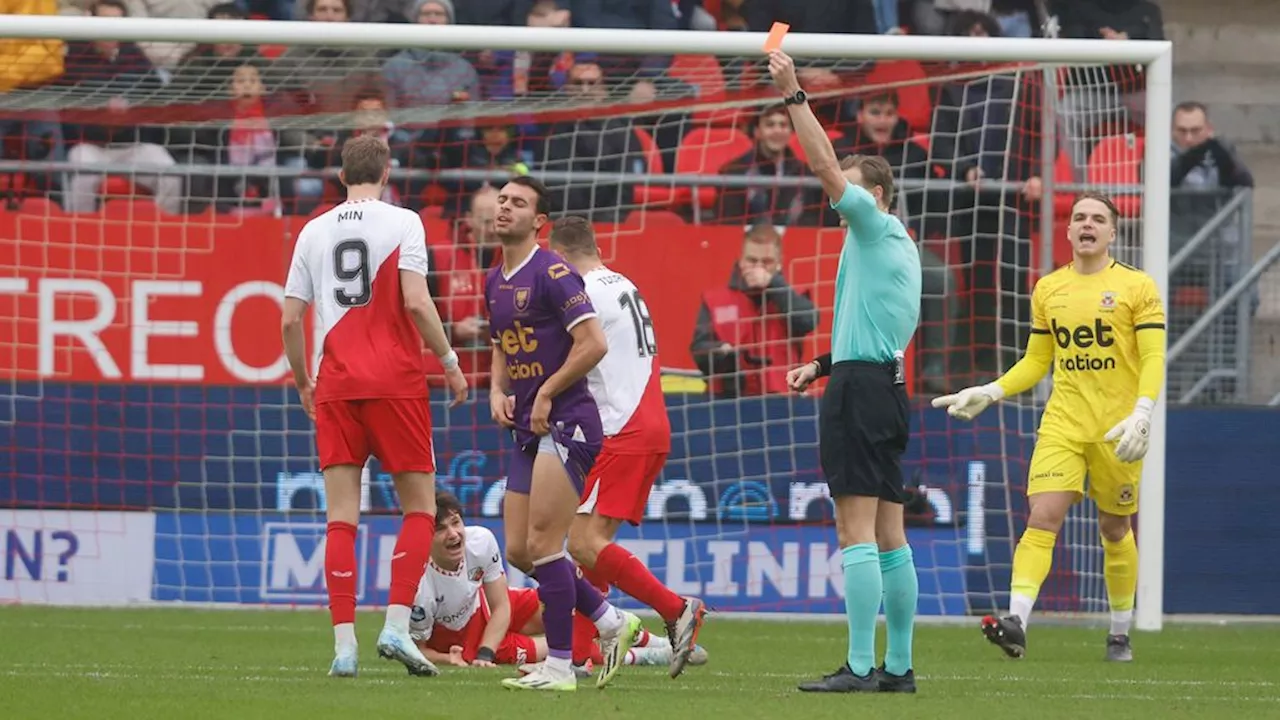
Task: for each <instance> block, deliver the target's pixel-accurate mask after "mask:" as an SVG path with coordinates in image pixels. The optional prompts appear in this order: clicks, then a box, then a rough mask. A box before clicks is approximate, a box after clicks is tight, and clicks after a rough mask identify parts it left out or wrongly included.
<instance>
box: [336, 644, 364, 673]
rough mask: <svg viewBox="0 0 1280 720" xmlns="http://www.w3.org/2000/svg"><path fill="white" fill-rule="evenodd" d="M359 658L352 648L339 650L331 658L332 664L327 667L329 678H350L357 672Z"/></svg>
mask: <svg viewBox="0 0 1280 720" xmlns="http://www.w3.org/2000/svg"><path fill="white" fill-rule="evenodd" d="M359 666H360V662H359V656H358V654H357V653H356V649H355V648H354V647H350V648H341V649H340V650H338V651H337V652H336V653H335V654H334V656H333V664H332V665H330V666H329V677H343V678H352V677H355V676H356V673H357V672H358V671H359Z"/></svg>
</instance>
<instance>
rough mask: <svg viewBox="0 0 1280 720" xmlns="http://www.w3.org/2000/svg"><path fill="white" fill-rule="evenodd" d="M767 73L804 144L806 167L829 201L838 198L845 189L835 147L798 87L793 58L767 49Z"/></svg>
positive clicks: (834, 200)
mask: <svg viewBox="0 0 1280 720" xmlns="http://www.w3.org/2000/svg"><path fill="white" fill-rule="evenodd" d="M769 75H770V76H771V77H772V78H773V83H774V85H775V86H777V88H778V90H779V91H780V92H781V93H782V98H783V102H785V103H786V104H787V114H789V115H790V116H791V126H792V127H793V128H794V129H795V132H796V137H797V138H799V139H800V147H802V148H804V153H805V155H806V156H808V162H809V169H810V170H812V171H813V174H814V175H815V176H816V177H817V178H818V180H820V181H821V182H822V190H823V191H824V192H826V194H827V196H828V197H830V198H831V202H832V203H833V204H834V203H837V202H839V201H840V196H841V195H843V194H844V190H845V177H844V174H843V173H842V172H841V170H840V161H839V160H838V159H837V158H836V149H835V147H834V146H832V145H831V138H829V137H827V131H826V130H823V129H822V123H820V122H818V118H817V116H815V115H814V114H813V109H812V108H810V107H809V101H808V97H807V96H806V95H805V92H804V90H802V89H801V88H800V81H799V80H798V79H797V78H796V64H795V61H793V60H792V59H791V57H790V56H789V55H787V54H786V53H784V52H782V51H781V50H774V51H773V52H771V53H769Z"/></svg>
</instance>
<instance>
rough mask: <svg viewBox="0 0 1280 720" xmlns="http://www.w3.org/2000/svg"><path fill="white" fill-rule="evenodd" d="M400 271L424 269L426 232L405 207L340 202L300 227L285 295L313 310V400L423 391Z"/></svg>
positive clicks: (419, 394)
mask: <svg viewBox="0 0 1280 720" xmlns="http://www.w3.org/2000/svg"><path fill="white" fill-rule="evenodd" d="M401 270H407V271H411V272H415V273H419V274H421V275H423V276H426V274H427V245H426V231H425V230H424V229H423V227H422V219H421V218H419V217H418V215H417V214H416V213H414V212H412V211H410V210H405V209H404V208H399V207H396V206H394V205H388V204H387V203H384V202H382V201H380V200H360V201H355V202H345V203H342V204H341V205H338V206H337V207H335V208H333V209H332V210H330V211H328V212H326V213H324V214H323V215H320V216H318V217H315V218H312V219H311V220H310V221H308V222H307V224H306V225H305V226H303V228H302V232H300V233H299V234H298V241H297V244H296V245H294V248H293V261H292V263H291V264H290V266H289V277H288V280H286V282H285V290H284V294H285V296H286V297H293V298H298V299H299V300H302V301H304V302H306V303H308V304H309V305H312V306H313V307H314V308H315V322H316V326H317V327H316V333H315V336H316V337H317V343H316V344H317V358H316V365H315V368H316V381H315V382H316V389H315V401H316V403H323V402H326V401H332V400H365V399H374V398H415V397H425V396H426V393H427V385H426V366H425V365H424V362H423V356H422V338H421V337H420V336H419V335H418V331H417V329H416V328H415V327H414V324H413V320H412V319H411V318H410V317H409V314H408V312H407V311H405V309H404V300H403V294H402V293H401V290H400V271H401Z"/></svg>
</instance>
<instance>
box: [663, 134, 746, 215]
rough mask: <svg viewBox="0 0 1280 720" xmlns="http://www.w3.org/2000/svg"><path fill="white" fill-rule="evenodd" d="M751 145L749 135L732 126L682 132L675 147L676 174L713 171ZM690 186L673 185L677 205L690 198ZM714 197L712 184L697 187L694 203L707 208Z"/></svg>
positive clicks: (713, 172) (701, 173) (717, 171)
mask: <svg viewBox="0 0 1280 720" xmlns="http://www.w3.org/2000/svg"><path fill="white" fill-rule="evenodd" d="M751 148H752V142H751V138H749V137H747V136H746V135H744V134H742V133H741V132H739V131H737V130H735V129H733V128H722V127H702V128H697V129H695V130H693V131H691V132H690V133H689V134H688V135H685V136H684V139H683V140H681V141H680V147H679V148H677V149H676V174H677V175H715V174H717V173H719V172H720V168H722V167H724V166H725V164H726V163H728V162H729V161H731V160H734V159H736V158H737V157H739V156H741V155H744V154H746V153H747V152H749V151H750V150H751ZM692 190H693V188H690V187H677V188H676V189H675V193H674V195H675V197H674V198H673V200H674V202H675V203H676V204H679V205H684V204H687V203H690V202H692V200H693V192H692ZM715 201H716V189H715V188H713V187H700V188H698V200H697V207H699V208H702V209H706V208H710V207H711V206H713V205H714V204H715Z"/></svg>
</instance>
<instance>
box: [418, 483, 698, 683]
mask: <svg viewBox="0 0 1280 720" xmlns="http://www.w3.org/2000/svg"><path fill="white" fill-rule="evenodd" d="M409 628H410V635H411V636H412V637H413V639H414V641H415V642H417V644H418V647H419V648H420V649H421V650H422V653H423V655H425V656H426V657H427V659H428V660H431V661H432V662H435V663H441V664H448V665H454V666H458V667H493V666H494V665H517V666H521V670H522V672H525V673H526V674H528V672H529V671H530V670H531V669H532V668H533V665H532V663H536V662H539V661H541V660H543V659H545V658H546V656H547V642H546V638H545V637H543V624H542V605H541V603H540V602H539V601H538V592H537V591H536V590H533V589H530V588H512V587H509V586H508V585H507V576H506V572H505V569H504V567H503V563H502V553H501V552H500V551H499V550H498V539H497V538H496V537H494V535H493V533H492V532H490V531H489V530H488V529H486V528H483V527H480V526H476V525H466V524H465V523H464V521H463V515H462V505H461V503H459V502H458V499H457V498H456V497H454V496H453V495H451V494H449V493H443V492H442V493H437V494H436V534H435V538H434V541H433V542H432V545H431V560H430V562H429V563H428V564H427V570H426V573H424V574H423V576H422V582H421V583H419V585H418V597H417V600H416V603H415V605H414V607H413V615H412V619H411V621H410V625H409ZM591 630H594V628H591ZM595 637H596V636H595V633H594V632H591V633H589V634H586V635H583V636H582V637H576V636H575V638H574V645H575V648H574V652H575V654H577V653H581V654H582V655H583V656H584V657H586V658H588V659H590V660H591V661H592V662H595V663H599V662H600V661H601V655H600V650H599V648H598V647H597V646H596V644H595ZM672 654H673V653H672V652H671V644H670V643H668V642H667V641H666V640H665V639H663V638H660V637H657V636H651V635H649V633H648V632H646V631H643V630H642V631H641V632H640V637H639V639H638V641H637V642H636V646H635V647H633V648H632V649H631V651H630V652H628V653H627V655H626V658H625V659H624V661H623V662H624V664H628V665H657V664H664V665H665V664H667V663H669V662H670V661H671V657H672ZM706 660H707V653H706V651H705V650H703V649H702V648H696V649H695V651H694V652H693V653H692V654H691V657H690V659H689V661H690V662H692V663H694V664H702V663H705V662H706ZM584 667H589V665H587V666H584ZM410 672H411V673H412V672H413V671H412V670H410Z"/></svg>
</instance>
